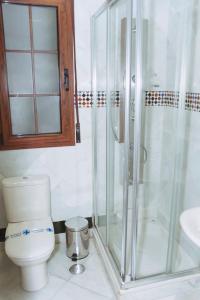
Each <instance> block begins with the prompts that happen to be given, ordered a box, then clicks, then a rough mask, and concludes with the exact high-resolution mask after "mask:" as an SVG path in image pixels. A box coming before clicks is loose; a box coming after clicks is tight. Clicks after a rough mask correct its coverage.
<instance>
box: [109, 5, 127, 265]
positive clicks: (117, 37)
mask: <svg viewBox="0 0 200 300" xmlns="http://www.w3.org/2000/svg"><path fill="white" fill-rule="evenodd" d="M128 2H129V1H126V0H120V1H117V2H115V3H114V4H113V5H112V6H111V7H110V11H109V29H108V30H109V45H108V46H109V48H108V51H109V53H108V57H109V61H108V64H109V80H108V82H109V86H108V95H109V99H108V101H109V104H108V105H109V117H108V122H109V123H108V143H109V145H108V154H107V161H108V164H109V166H108V169H109V172H108V178H107V180H108V182H107V184H108V185H109V189H108V190H109V194H108V197H109V202H108V212H107V213H108V224H107V226H108V249H109V250H110V252H111V254H112V256H113V258H114V260H115V262H116V263H117V266H118V268H121V259H122V251H123V240H122V238H124V236H123V226H124V219H123V212H124V201H125V199H124V189H125V188H126V187H125V186H124V180H125V176H126V174H125V173H126V167H125V163H126V162H125V161H126V151H127V149H126V141H125V130H126V128H125V89H126V82H125V80H126V41H127V38H126V37H127V31H126V28H127V5H128Z"/></svg>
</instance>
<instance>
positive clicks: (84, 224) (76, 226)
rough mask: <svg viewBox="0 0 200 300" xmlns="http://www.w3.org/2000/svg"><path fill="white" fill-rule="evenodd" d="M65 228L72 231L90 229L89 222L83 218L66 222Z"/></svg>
mask: <svg viewBox="0 0 200 300" xmlns="http://www.w3.org/2000/svg"><path fill="white" fill-rule="evenodd" d="M65 226H66V228H67V229H69V230H70V231H81V230H84V229H86V228H88V220H86V219H85V218H83V217H74V218H70V219H68V220H67V221H66V222H65Z"/></svg>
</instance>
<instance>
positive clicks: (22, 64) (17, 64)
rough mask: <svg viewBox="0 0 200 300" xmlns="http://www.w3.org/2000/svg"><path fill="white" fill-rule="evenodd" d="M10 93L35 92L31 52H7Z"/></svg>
mask: <svg viewBox="0 0 200 300" xmlns="http://www.w3.org/2000/svg"><path fill="white" fill-rule="evenodd" d="M6 60H7V72H8V87H9V93H10V94H31V93H33V80H32V66H31V54H29V53H10V52H9V53H6Z"/></svg>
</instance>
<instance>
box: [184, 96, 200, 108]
mask: <svg viewBox="0 0 200 300" xmlns="http://www.w3.org/2000/svg"><path fill="white" fill-rule="evenodd" d="M185 109H186V110H190V111H197V112H200V93H186V99H185Z"/></svg>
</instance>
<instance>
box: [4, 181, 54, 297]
mask: <svg viewBox="0 0 200 300" xmlns="http://www.w3.org/2000/svg"><path fill="white" fill-rule="evenodd" d="M2 186H3V196H4V202H5V208H6V214H7V218H8V226H7V229H6V241H5V252H6V254H7V256H8V257H9V258H10V260H11V261H12V262H13V263H14V264H16V265H17V266H19V267H20V269H21V284H22V287H23V289H24V290H26V291H29V292H32V291H37V290H39V289H41V288H43V287H44V286H45V285H46V283H47V281H48V272H47V260H48V259H49V257H50V256H51V253H52V252H53V249H54V245H55V237H54V229H53V223H52V220H51V217H50V188H49V178H48V177H47V176H32V177H15V178H6V179H4V180H3V181H2Z"/></svg>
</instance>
